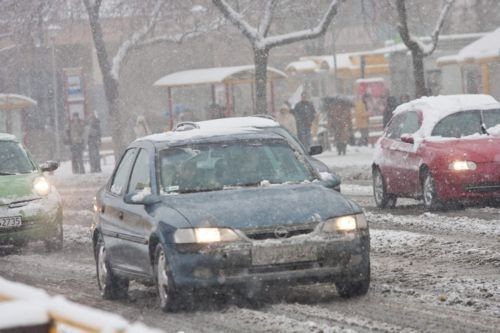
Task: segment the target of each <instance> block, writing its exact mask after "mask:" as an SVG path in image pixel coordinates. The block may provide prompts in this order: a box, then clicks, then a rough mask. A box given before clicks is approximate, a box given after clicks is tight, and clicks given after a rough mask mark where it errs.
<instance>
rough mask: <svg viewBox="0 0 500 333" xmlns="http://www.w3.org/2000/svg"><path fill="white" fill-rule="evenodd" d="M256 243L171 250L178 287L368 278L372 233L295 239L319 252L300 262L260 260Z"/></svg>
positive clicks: (174, 277) (295, 244)
mask: <svg viewBox="0 0 500 333" xmlns="http://www.w3.org/2000/svg"><path fill="white" fill-rule="evenodd" d="M255 243H256V242H252V243H239V244H227V245H217V246H211V247H206V248H203V249H201V250H198V251H193V252H190V251H185V250H183V251H178V250H176V249H175V248H173V249H172V251H169V252H170V255H169V257H170V258H169V260H170V262H169V263H170V269H171V272H172V276H173V279H174V283H175V285H176V286H177V287H180V288H193V289H196V288H206V287H222V286H226V287H230V286H242V285H252V284H255V283H263V284H272V283H280V282H292V281H293V282H298V283H309V282H324V281H329V282H335V281H345V280H353V281H354V280H361V279H363V278H365V274H366V272H367V266H369V251H370V243H369V234H368V231H363V232H356V233H352V234H350V235H342V236H339V237H316V238H315V239H314V240H311V241H309V240H305V239H304V241H303V242H298V243H294V246H298V247H301V246H302V247H306V248H307V249H308V251H313V252H314V253H315V258H314V259H313V260H300V261H295V262H293V261H292V262H282V263H269V264H255V259H252V258H253V257H254V256H255V253H254V252H255V249H256V244H255ZM277 246H278V247H279V245H277Z"/></svg>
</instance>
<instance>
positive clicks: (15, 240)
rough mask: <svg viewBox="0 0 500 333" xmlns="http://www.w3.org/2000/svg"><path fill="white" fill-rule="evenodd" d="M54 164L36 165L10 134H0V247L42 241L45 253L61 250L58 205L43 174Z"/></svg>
mask: <svg viewBox="0 0 500 333" xmlns="http://www.w3.org/2000/svg"><path fill="white" fill-rule="evenodd" d="M57 167H58V163H57V162H46V163H44V164H41V165H37V164H36V163H35V162H34V161H33V159H32V158H31V156H30V154H29V153H28V152H27V151H26V149H25V148H24V147H23V146H22V145H21V144H20V143H19V142H18V141H17V139H16V138H15V137H14V136H13V135H10V134H4V133H0V246H7V245H8V246H11V245H17V246H21V245H23V244H25V243H26V242H28V241H34V240H42V241H44V242H45V246H46V248H47V250H57V249H60V248H61V247H62V243H63V229H62V204H61V198H60V197H59V194H58V193H57V191H56V189H55V188H54V186H52V185H51V184H50V183H49V181H48V180H47V178H45V177H44V175H43V172H44V171H54V170H56V169H57Z"/></svg>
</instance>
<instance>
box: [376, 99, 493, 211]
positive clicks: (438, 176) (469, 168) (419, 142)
mask: <svg viewBox="0 0 500 333" xmlns="http://www.w3.org/2000/svg"><path fill="white" fill-rule="evenodd" d="M372 171H373V194H374V197H375V203H376V205H377V207H379V208H392V207H394V206H395V205H396V200H397V198H398V197H409V198H415V199H423V201H424V205H425V207H426V209H428V210H434V209H438V208H440V207H442V206H443V205H445V204H446V203H449V202H469V201H483V200H491V199H492V200H498V199H500V103H499V102H498V101H497V100H495V99H494V98H493V97H491V96H488V95H451V96H436V97H423V98H420V99H417V100H414V101H411V102H409V103H406V104H402V105H400V106H399V107H398V108H397V109H396V110H395V111H394V115H393V117H392V119H391V121H390V122H389V124H387V127H386V128H385V131H384V134H383V135H382V137H380V139H379V140H378V142H377V146H376V151H375V157H374V162H373V165H372Z"/></svg>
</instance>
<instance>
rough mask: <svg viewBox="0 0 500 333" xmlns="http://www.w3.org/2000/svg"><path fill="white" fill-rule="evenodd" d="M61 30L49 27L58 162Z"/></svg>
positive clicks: (59, 150)
mask: <svg viewBox="0 0 500 333" xmlns="http://www.w3.org/2000/svg"><path fill="white" fill-rule="evenodd" d="M59 30H61V27H60V26H58V25H54V24H51V25H49V26H48V27H47V31H48V35H49V39H50V46H51V51H52V52H51V53H52V89H53V94H54V96H53V97H54V98H53V101H54V127H55V139H56V159H57V160H58V161H60V160H61V140H60V138H61V136H60V132H59V104H58V103H57V100H58V98H59V96H58V94H57V72H56V71H57V68H56V45H55V44H56V41H55V39H56V35H57V33H58V32H59Z"/></svg>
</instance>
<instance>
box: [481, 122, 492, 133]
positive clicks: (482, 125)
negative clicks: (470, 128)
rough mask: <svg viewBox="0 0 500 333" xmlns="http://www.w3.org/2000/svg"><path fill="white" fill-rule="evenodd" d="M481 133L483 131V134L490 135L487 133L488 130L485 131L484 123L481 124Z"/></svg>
mask: <svg viewBox="0 0 500 333" xmlns="http://www.w3.org/2000/svg"><path fill="white" fill-rule="evenodd" d="M481 131H483V134H487V135H490V133H488V130H487V129H486V125H485V124H484V123H482V124H481Z"/></svg>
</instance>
